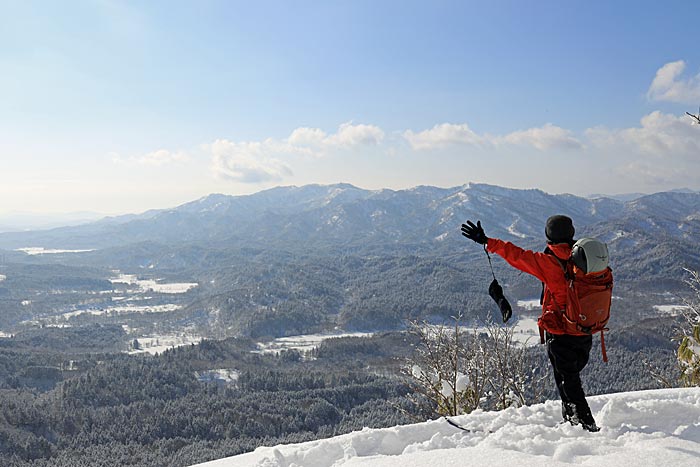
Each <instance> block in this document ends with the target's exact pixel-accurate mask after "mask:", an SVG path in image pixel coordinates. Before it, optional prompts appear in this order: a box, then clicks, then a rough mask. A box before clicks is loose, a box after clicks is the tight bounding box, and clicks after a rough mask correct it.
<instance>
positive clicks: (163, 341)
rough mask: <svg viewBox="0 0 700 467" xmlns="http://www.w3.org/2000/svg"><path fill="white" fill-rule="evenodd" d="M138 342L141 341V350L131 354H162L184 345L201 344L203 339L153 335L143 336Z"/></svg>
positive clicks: (135, 350) (193, 336)
mask: <svg viewBox="0 0 700 467" xmlns="http://www.w3.org/2000/svg"><path fill="white" fill-rule="evenodd" d="M136 340H138V341H139V348H138V349H132V350H130V351H129V352H128V353H129V354H132V355H133V354H141V353H147V354H151V355H155V354H161V353H163V352H165V351H166V350H168V349H174V348H175V347H181V346H183V345H191V344H199V342H201V340H202V337H201V336H197V335H194V334H180V335H172V334H163V335H153V336H143V337H137V338H136Z"/></svg>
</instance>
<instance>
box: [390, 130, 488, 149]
mask: <svg viewBox="0 0 700 467" xmlns="http://www.w3.org/2000/svg"><path fill="white" fill-rule="evenodd" d="M403 137H404V138H406V140H407V141H408V142H409V144H410V145H411V147H412V148H413V149H415V150H417V151H419V150H430V149H437V148H443V147H446V146H453V145H473V144H481V143H483V142H484V138H483V137H481V136H479V135H477V134H476V133H474V132H473V131H472V130H471V128H469V125H467V124H466V123H462V124H454V123H442V124H439V125H435V126H434V127H433V128H431V129H429V130H423V131H420V132H418V133H414V132H413V131H411V130H407V131H405V132H404V133H403Z"/></svg>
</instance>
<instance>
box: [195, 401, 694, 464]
mask: <svg viewBox="0 0 700 467" xmlns="http://www.w3.org/2000/svg"><path fill="white" fill-rule="evenodd" d="M589 402H590V405H591V409H592V410H593V413H594V415H595V416H596V420H597V421H598V424H599V425H600V426H601V427H602V430H601V431H600V432H599V433H589V432H586V431H584V430H582V429H581V428H580V427H573V426H570V425H568V424H567V425H564V424H558V423H559V421H560V420H561V412H560V407H561V406H560V403H559V402H558V401H548V402H546V403H544V404H538V405H534V406H529V407H521V408H517V409H516V408H510V409H507V410H503V411H500V412H481V411H478V412H474V413H472V414H469V415H463V416H460V417H455V418H454V420H455V421H456V422H458V423H459V424H461V425H462V426H464V427H466V428H470V429H472V430H474V431H472V432H469V433H468V432H464V431H460V430H458V429H456V428H454V427H452V426H451V425H449V424H448V423H447V422H446V421H445V420H444V419H441V420H436V421H429V422H424V423H418V424H415V425H405V426H396V427H393V428H385V429H367V428H365V429H364V430H362V431H358V432H354V433H349V434H346V435H341V436H336V437H334V438H329V439H324V440H318V441H310V442H306V443H301V444H290V445H280V446H275V447H261V448H258V449H256V450H255V451H253V452H250V453H246V454H241V455H238V456H234V457H230V458H227V459H221V460H217V461H212V462H207V463H204V464H199V466H200V467H205V466H206V467H253V466H257V467H302V466H303V467H330V466H343V467H357V466H363V467H364V466H367V467H418V466H421V467H423V466H430V467H451V466H470V467H471V466H477V467H478V466H488V467H497V466H518V467H542V466H568V465H571V464H578V465H583V466H606V467H628V466H635V467H639V466H654V467H656V466H674V467H686V466H687V467H690V466H700V388H693V389H660V390H653V391H642V392H628V393H619V394H607V395H602V396H595V397H590V398H589Z"/></svg>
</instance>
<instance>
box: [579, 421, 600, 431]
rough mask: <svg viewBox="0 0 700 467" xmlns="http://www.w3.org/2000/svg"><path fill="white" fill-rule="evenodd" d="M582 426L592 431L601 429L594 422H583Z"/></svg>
mask: <svg viewBox="0 0 700 467" xmlns="http://www.w3.org/2000/svg"><path fill="white" fill-rule="evenodd" d="M581 426H582V427H583V429H584V430H588V431H590V432H591V433H598V432H599V431H600V427H599V426H598V425H596V424H595V422H593V423H590V424H589V423H581Z"/></svg>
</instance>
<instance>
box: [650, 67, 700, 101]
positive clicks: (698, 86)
mask: <svg viewBox="0 0 700 467" xmlns="http://www.w3.org/2000/svg"><path fill="white" fill-rule="evenodd" d="M685 67H686V63H685V61H683V60H678V61H676V62H670V63H667V64H665V65H664V66H662V67H661V68H659V69H658V71H657V72H656V76H655V77H654V80H653V81H652V82H651V86H649V90H648V91H647V97H648V98H649V99H650V100H654V101H666V102H676V103H680V104H697V103H698V101H700V73H698V74H697V75H695V76H691V77H689V78H687V79H682V78H681V75H682V74H683V71H684V70H685Z"/></svg>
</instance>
